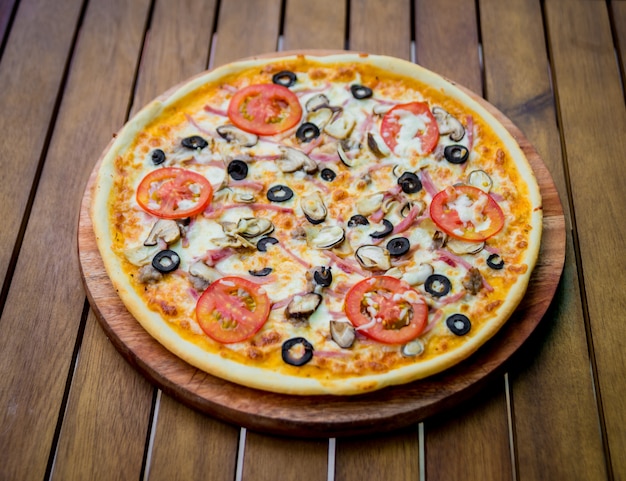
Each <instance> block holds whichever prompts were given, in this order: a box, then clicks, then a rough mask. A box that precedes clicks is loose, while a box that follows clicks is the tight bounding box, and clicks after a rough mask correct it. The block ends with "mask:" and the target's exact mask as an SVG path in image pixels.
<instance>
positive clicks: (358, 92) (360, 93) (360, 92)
mask: <svg viewBox="0 0 626 481" xmlns="http://www.w3.org/2000/svg"><path fill="white" fill-rule="evenodd" d="M350 92H352V96H353V97H354V98H355V99H359V100H361V99H368V98H370V97H371V96H372V95H373V93H374V92H372V89H371V88H369V87H366V86H365V85H358V84H354V85H350Z"/></svg>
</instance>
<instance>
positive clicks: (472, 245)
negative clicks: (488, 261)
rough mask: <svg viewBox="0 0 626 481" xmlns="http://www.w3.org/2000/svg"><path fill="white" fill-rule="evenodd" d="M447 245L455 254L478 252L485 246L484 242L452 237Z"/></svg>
mask: <svg viewBox="0 0 626 481" xmlns="http://www.w3.org/2000/svg"><path fill="white" fill-rule="evenodd" d="M446 247H447V248H448V250H449V251H450V252H452V253H453V254H458V255H462V254H478V253H479V252H480V251H482V250H483V248H484V247H485V243H484V242H467V241H463V240H460V239H453V238H450V239H448V241H447V242H446Z"/></svg>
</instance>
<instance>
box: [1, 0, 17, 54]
mask: <svg viewBox="0 0 626 481" xmlns="http://www.w3.org/2000/svg"><path fill="white" fill-rule="evenodd" d="M18 4H19V2H18V1H17V0H13V5H12V6H11V12H10V13H9V14H8V15H7V14H6V13H2V12H0V13H2V16H1V17H0V21H1V22H2V23H4V25H2V24H0V35H2V39H0V61H2V57H3V56H4V47H5V46H6V44H7V41H8V39H9V35H10V34H11V29H12V28H13V21H14V20H15V16H16V14H17V7H18ZM4 8H7V9H8V7H4ZM5 15H6V17H5ZM5 18H6V21H5V20H4V19H5ZM5 22H6V23H5Z"/></svg>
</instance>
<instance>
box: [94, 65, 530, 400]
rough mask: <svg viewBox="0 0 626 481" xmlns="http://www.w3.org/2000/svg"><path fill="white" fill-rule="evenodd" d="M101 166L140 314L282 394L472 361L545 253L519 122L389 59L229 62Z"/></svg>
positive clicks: (158, 329)
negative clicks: (504, 121)
mask: <svg viewBox="0 0 626 481" xmlns="http://www.w3.org/2000/svg"><path fill="white" fill-rule="evenodd" d="M98 169H99V170H98V176H97V180H96V183H95V188H94V192H93V201H92V205H91V216H92V222H93V225H94V230H95V235H96V240H97V245H98V248H99V251H100V254H101V256H102V260H103V262H104V265H105V268H106V271H107V274H108V276H109V278H110V280H111V281H112V283H113V285H114V287H115V289H116V291H117V292H118V293H119V296H120V298H121V300H122V301H123V303H124V305H125V306H126V307H127V309H128V310H129V312H130V313H131V314H132V315H133V316H134V318H135V319H136V320H137V321H138V322H139V323H140V324H141V325H142V326H143V328H144V329H145V330H146V331H147V332H148V333H149V334H150V335H151V336H153V337H154V338H155V339H156V340H157V341H158V342H160V343H161V344H162V345H163V346H165V347H166V348H167V349H168V350H170V351H171V352H172V353H174V354H175V355H177V356H178V357H180V358H181V359H183V360H184V361H186V362H188V363H190V364H192V365H193V366H195V367H197V368H199V369H201V370H203V371H205V372H207V373H209V374H211V375H214V376H217V377H220V378H223V379H226V380H228V381H232V382H235V383H238V384H242V385H244V386H248V387H252V388H258V389H262V390H268V391H273V392H278V393H287V394H294V395H312V394H337V395H347V394H359V393H364V392H369V391H373V390H377V389H380V388H383V387H385V386H388V385H398V384H404V383H409V382H411V381H414V380H417V379H422V378H424V377H426V376H430V375H432V374H434V373H438V372H441V371H443V370H445V369H447V368H449V367H451V366H453V365H455V364H457V363H459V362H462V361H463V360H464V359H466V358H467V357H468V356H470V355H471V354H472V353H474V352H475V351H476V350H477V349H479V348H480V347H481V346H482V345H483V344H484V343H485V342H487V341H488V340H489V339H490V338H491V337H492V336H493V335H494V334H495V333H496V332H497V331H498V329H499V328H500V327H501V326H502V325H503V324H504V323H505V322H506V321H507V319H508V318H509V317H510V316H511V314H512V313H513V311H514V310H515V308H516V307H517V305H518V304H519V303H520V301H521V299H522V298H523V296H524V293H525V291H526V288H527V286H528V282H529V278H530V275H531V272H532V270H533V267H534V265H535V262H536V259H537V256H538V252H539V245H540V241H541V231H542V204H541V197H540V194H539V189H538V186H537V182H536V179H535V177H534V174H533V172H532V169H531V167H530V165H529V163H528V161H527V159H526V158H525V156H524V154H523V153H522V151H521V149H520V148H519V146H518V144H517V143H516V141H515V140H514V139H513V138H512V137H511V135H510V134H509V133H508V132H507V130H506V129H505V128H504V127H503V126H502V125H501V124H500V123H499V122H498V121H497V120H496V119H495V118H494V116H493V115H491V114H490V113H489V112H488V111H487V110H485V108H484V107H483V106H481V104H480V103H478V102H477V101H475V100H474V99H473V98H472V96H471V95H469V94H467V93H466V92H465V91H463V90H462V89H460V88H458V87H457V86H455V85H454V84H452V83H451V82H449V81H446V80H444V79H442V78H441V77H439V76H437V75H435V74H433V73H431V72H429V71H427V70H425V69H423V68H421V67H419V66H417V65H415V64H412V63H409V62H405V61H402V60H399V59H395V58H390V57H383V56H374V55H362V54H361V55H359V54H353V53H340V54H332V55H318V56H312V55H287V56H277V57H274V58H257V59H250V60H245V61H240V62H235V63H231V64H229V65H226V66H223V67H220V68H217V69H214V70H212V71H209V72H207V73H204V74H202V75H200V76H197V77H195V78H193V79H191V80H190V81H188V82H186V83H184V84H181V85H179V86H177V87H175V88H174V89H172V90H170V91H169V92H167V93H165V94H164V95H162V96H161V97H159V98H157V99H156V100H154V101H153V102H151V103H150V104H148V105H147V106H146V107H145V108H144V109H143V110H141V111H140V112H139V113H138V114H137V115H136V116H135V117H134V118H133V119H131V120H130V121H129V122H128V123H127V124H126V125H125V126H124V127H123V128H122V129H121V131H120V132H118V134H117V135H116V136H115V139H114V141H113V142H112V143H111V145H110V146H109V147H108V148H107V150H106V151H105V153H104V154H103V156H102V158H101V161H100V164H99V167H98Z"/></svg>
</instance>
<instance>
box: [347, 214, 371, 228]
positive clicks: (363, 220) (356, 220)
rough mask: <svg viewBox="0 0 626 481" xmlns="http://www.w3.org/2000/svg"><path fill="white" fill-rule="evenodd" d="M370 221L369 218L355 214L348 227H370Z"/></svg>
mask: <svg viewBox="0 0 626 481" xmlns="http://www.w3.org/2000/svg"><path fill="white" fill-rule="evenodd" d="M369 223H370V221H369V220H367V217H365V216H363V215H361V214H355V215H353V216H352V217H350V220H349V221H348V227H357V226H359V225H369Z"/></svg>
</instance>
